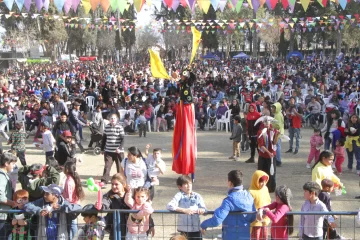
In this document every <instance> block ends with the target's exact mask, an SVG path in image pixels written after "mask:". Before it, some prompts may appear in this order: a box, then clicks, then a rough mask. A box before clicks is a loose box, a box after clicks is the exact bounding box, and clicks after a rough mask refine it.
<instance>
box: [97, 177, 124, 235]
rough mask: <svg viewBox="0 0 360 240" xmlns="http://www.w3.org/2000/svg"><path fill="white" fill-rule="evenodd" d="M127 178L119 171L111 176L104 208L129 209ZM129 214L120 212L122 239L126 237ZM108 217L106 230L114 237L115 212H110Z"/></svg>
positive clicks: (103, 204)
mask: <svg viewBox="0 0 360 240" xmlns="http://www.w3.org/2000/svg"><path fill="white" fill-rule="evenodd" d="M125 187H126V179H125V177H124V175H122V174H120V173H117V174H115V175H114V176H112V178H111V190H110V191H109V192H107V193H106V194H105V195H104V196H103V200H102V209H103V210H104V209H106V210H107V209H129V207H128V206H127V205H126V203H125ZM128 216H129V214H127V213H120V223H121V224H120V230H121V239H125V237H126V220H127V219H128ZM105 219H106V230H107V231H109V232H110V239H113V237H114V236H113V234H114V229H113V226H114V224H113V219H114V218H113V214H112V213H108V214H107V215H106V217H105Z"/></svg>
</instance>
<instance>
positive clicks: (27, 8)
mask: <svg viewBox="0 0 360 240" xmlns="http://www.w3.org/2000/svg"><path fill="white" fill-rule="evenodd" d="M30 5H31V0H25V1H24V6H25V9H26V11H28V12H29V11H30Z"/></svg>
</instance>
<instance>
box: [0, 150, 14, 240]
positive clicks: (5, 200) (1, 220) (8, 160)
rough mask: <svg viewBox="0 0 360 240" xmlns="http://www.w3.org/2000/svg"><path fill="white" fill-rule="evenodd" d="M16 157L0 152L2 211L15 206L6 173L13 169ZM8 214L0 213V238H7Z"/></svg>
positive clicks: (0, 200)
mask: <svg viewBox="0 0 360 240" xmlns="http://www.w3.org/2000/svg"><path fill="white" fill-rule="evenodd" d="M16 161H17V158H16V156H15V155H12V154H11V153H7V152H5V153H2V154H1V155H0V193H1V195H0V209H1V210H2V211H7V210H10V209H11V208H14V207H16V206H17V203H16V202H15V201H13V189H12V184H11V181H10V177H9V175H8V173H10V172H12V171H13V168H14V166H15V163H16ZM7 218H8V214H7V213H0V239H2V240H7V239H8V232H9V227H8V226H9V225H8V222H7Z"/></svg>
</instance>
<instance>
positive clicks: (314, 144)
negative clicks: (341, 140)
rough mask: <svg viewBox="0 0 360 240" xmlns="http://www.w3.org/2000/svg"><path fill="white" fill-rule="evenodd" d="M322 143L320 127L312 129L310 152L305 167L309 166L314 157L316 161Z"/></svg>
mask: <svg viewBox="0 0 360 240" xmlns="http://www.w3.org/2000/svg"><path fill="white" fill-rule="evenodd" d="M323 144H324V142H323V139H322V136H321V133H320V129H314V134H313V135H312V136H311V138H310V153H309V157H308V160H307V163H306V168H308V169H310V168H311V165H310V164H311V161H312V160H313V158H314V157H315V162H316V161H318V159H319V156H320V148H321V146H322V145H323Z"/></svg>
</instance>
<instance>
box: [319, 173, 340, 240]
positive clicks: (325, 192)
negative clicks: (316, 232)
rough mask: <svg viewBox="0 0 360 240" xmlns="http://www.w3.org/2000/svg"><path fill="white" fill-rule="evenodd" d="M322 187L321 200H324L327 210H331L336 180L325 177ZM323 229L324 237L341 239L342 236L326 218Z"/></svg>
mask: <svg viewBox="0 0 360 240" xmlns="http://www.w3.org/2000/svg"><path fill="white" fill-rule="evenodd" d="M321 187H322V190H321V192H320V194H319V200H320V201H322V202H323V203H324V204H325V206H326V208H327V210H328V211H329V212H331V211H332V209H331V198H330V193H331V192H332V191H333V190H334V182H333V181H331V180H330V179H323V180H322V181H321ZM333 217H334V219H336V216H334V215H333ZM323 231H324V235H323V239H341V238H340V236H339V235H338V234H337V232H336V230H335V228H331V227H330V226H329V222H328V221H327V220H326V219H324V226H323Z"/></svg>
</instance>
